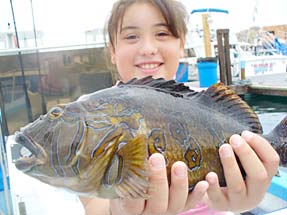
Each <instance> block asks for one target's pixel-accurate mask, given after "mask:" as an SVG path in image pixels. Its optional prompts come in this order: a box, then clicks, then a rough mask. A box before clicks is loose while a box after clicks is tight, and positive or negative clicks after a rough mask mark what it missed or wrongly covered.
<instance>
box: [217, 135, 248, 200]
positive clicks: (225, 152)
mask: <svg viewBox="0 0 287 215" xmlns="http://www.w3.org/2000/svg"><path fill="white" fill-rule="evenodd" d="M233 136H234V135H233ZM219 155H220V159H221V163H222V166H223V169H224V176H225V181H226V186H227V188H228V193H229V194H230V193H231V194H233V195H235V196H234V198H240V196H241V195H244V194H245V192H246V187H245V182H244V179H243V177H242V174H241V171H240V168H239V166H238V163H237V161H236V158H235V155H234V153H233V150H232V148H231V146H230V145H229V144H223V145H222V146H221V147H220V148H219ZM229 197H230V196H229Z"/></svg>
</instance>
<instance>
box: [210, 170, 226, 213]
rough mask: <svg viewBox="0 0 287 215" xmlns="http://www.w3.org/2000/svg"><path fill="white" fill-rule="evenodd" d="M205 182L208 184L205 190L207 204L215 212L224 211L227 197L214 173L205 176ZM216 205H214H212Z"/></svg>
mask: <svg viewBox="0 0 287 215" xmlns="http://www.w3.org/2000/svg"><path fill="white" fill-rule="evenodd" d="M206 181H207V182H208V184H209V187H208V189H207V197H208V198H207V204H208V206H209V207H212V208H214V209H216V210H226V205H227V203H228V199H227V196H226V195H225V192H224V191H223V189H224V188H221V187H220V185H219V181H218V176H217V174H216V173H214V172H210V173H208V174H207V175H206ZM214 203H216V204H214Z"/></svg>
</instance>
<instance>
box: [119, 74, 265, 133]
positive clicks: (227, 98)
mask: <svg viewBox="0 0 287 215" xmlns="http://www.w3.org/2000/svg"><path fill="white" fill-rule="evenodd" d="M118 86H119V87H126V86H127V87H128V86H136V87H147V88H152V89H154V90H157V91H160V92H164V93H168V94H170V95H173V96H175V97H182V98H185V99H189V100H193V101H195V102H198V103H200V104H202V105H204V106H206V107H209V108H211V109H213V110H216V111H218V112H220V113H223V114H225V115H228V116H230V117H232V118H233V119H234V120H237V121H238V122H240V123H242V124H244V125H246V126H248V127H249V128H250V129H249V130H250V131H253V132H255V133H259V134H262V126H261V124H260V121H259V119H258V117H257V115H256V113H255V112H254V111H253V110H252V109H251V108H250V106H249V105H248V104H247V103H246V102H245V101H243V100H242V99H241V98H240V97H239V96H238V95H237V94H236V93H235V92H234V91H233V90H231V89H229V88H228V87H227V86H225V85H224V84H222V83H217V84H214V85H212V86H211V87H209V88H208V89H207V90H205V91H201V92H195V91H193V90H191V89H190V88H189V87H187V86H185V85H184V84H183V83H177V82H176V81H174V80H170V81H166V80H165V79H163V78H158V79H154V78H152V76H148V77H145V78H142V79H137V78H134V79H132V80H130V81H128V82H126V83H123V82H119V84H118Z"/></svg>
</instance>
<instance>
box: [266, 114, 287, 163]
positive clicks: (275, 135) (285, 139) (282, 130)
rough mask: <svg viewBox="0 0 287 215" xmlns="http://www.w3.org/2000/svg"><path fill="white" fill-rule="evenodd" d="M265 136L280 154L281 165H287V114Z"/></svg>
mask: <svg viewBox="0 0 287 215" xmlns="http://www.w3.org/2000/svg"><path fill="white" fill-rule="evenodd" d="M264 137H265V138H266V139H267V140H268V141H269V142H270V143H271V145H272V146H273V148H274V149H275V150H276V151H277V153H278V155H279V156H280V165H282V166H287V116H286V117H285V118H284V119H283V120H282V121H281V122H280V123H279V124H278V125H277V126H276V127H275V128H274V129H273V130H272V131H271V132H270V133H269V134H268V135H266V136H264Z"/></svg>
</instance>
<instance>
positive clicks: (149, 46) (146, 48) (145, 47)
mask: <svg viewBox="0 0 287 215" xmlns="http://www.w3.org/2000/svg"><path fill="white" fill-rule="evenodd" d="M157 51H158V48H157V46H156V43H155V42H154V41H152V40H151V39H145V40H143V41H142V44H141V47H140V49H139V52H140V54H141V55H147V56H148V55H155V54H156V53H157Z"/></svg>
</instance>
